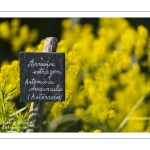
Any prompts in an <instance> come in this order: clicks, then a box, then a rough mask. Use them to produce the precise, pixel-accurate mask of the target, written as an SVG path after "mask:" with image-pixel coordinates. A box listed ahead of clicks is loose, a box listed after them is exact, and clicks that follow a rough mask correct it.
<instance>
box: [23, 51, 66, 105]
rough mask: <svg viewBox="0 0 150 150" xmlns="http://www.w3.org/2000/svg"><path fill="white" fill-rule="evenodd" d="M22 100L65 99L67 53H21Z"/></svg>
mask: <svg viewBox="0 0 150 150" xmlns="http://www.w3.org/2000/svg"><path fill="white" fill-rule="evenodd" d="M20 91H21V93H20V101H21V102H58V101H64V100H65V53H55V52H41V53H37V52H36V53H32V52H21V53H20Z"/></svg>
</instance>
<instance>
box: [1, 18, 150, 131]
mask: <svg viewBox="0 0 150 150" xmlns="http://www.w3.org/2000/svg"><path fill="white" fill-rule="evenodd" d="M20 22H21V19H12V20H11V22H8V21H5V22H1V23H0V39H1V40H3V41H5V42H7V43H9V44H10V47H11V49H10V50H11V54H12V55H15V56H16V59H15V60H12V61H10V60H3V61H2V63H1V70H0V83H1V84H3V83H4V81H7V84H6V86H5V89H4V90H5V92H6V93H7V92H9V91H10V90H11V89H14V88H15V90H14V91H13V95H12V96H11V97H10V98H9V99H10V101H11V103H16V108H13V109H14V111H17V109H19V107H23V106H24V105H23V104H22V105H20V102H19V93H20V85H19V83H20V77H19V61H18V55H19V52H20V51H21V50H23V51H27V52H29V51H30V52H40V51H42V50H43V45H44V41H45V38H46V37H45V38H44V39H40V42H39V43H37V41H38V40H39V39H38V38H39V33H40V30H38V29H34V28H33V29H31V28H30V26H29V25H27V24H21V23H20ZM61 29H62V30H61V37H60V40H59V42H58V47H57V52H65V54H66V91H65V92H66V100H65V101H64V102H61V103H60V102H55V103H53V102H51V103H46V105H45V108H44V118H43V123H42V127H41V132H149V130H150V122H149V119H150V117H149V116H150V105H149V103H150V95H149V94H150V93H149V92H150V91H149V90H150V89H149V88H150V87H149V85H150V84H149V83H150V76H149V73H150V69H149V67H150V35H149V31H148V29H147V28H146V27H145V26H143V25H138V26H137V28H135V27H133V26H132V25H131V24H130V22H129V21H128V20H127V19H125V18H100V19H98V26H97V28H96V29H95V27H94V26H92V24H90V23H87V24H81V23H76V24H73V23H72V20H71V19H62V22H61ZM95 32H96V33H95ZM49 36H51V35H49ZM4 51H5V50H0V53H3V52H4ZM0 101H2V98H1V99H0ZM24 111H26V112H28V111H29V106H27V108H26V110H24ZM24 113H25V112H24ZM19 132H21V131H19Z"/></svg>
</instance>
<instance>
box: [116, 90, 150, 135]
mask: <svg viewBox="0 0 150 150" xmlns="http://www.w3.org/2000/svg"><path fill="white" fill-rule="evenodd" d="M149 92H150V88H149V89H148V91H147V93H149ZM146 95H147V94H145V95H144V96H142V97H141V98H140V99H139V100H138V101H137V103H136V104H135V105H134V106H133V107H132V109H131V111H130V112H129V113H128V115H127V116H126V117H125V118H124V119H123V121H122V122H121V123H120V125H119V126H118V128H117V129H116V132H118V131H120V130H121V129H122V128H123V126H124V125H125V124H126V123H127V121H128V120H129V119H130V116H131V115H132V113H133V112H134V111H135V110H136V109H137V107H138V106H139V105H140V104H141V103H142V101H143V100H144V99H145V97H146Z"/></svg>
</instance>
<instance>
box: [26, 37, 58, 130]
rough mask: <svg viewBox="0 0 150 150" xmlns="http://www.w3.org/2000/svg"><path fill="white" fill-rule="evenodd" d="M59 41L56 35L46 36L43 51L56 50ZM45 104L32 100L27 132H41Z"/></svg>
mask: <svg viewBox="0 0 150 150" xmlns="http://www.w3.org/2000/svg"><path fill="white" fill-rule="evenodd" d="M57 42H58V40H57V38H55V37H48V38H46V41H45V44H44V49H43V52H56V48H57ZM44 104H45V102H31V106H30V111H29V119H28V127H27V130H26V132H39V130H40V126H41V123H42V118H43V110H44Z"/></svg>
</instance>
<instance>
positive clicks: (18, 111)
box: [9, 106, 27, 117]
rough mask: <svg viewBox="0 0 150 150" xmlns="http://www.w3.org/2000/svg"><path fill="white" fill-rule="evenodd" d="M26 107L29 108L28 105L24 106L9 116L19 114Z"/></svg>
mask: <svg viewBox="0 0 150 150" xmlns="http://www.w3.org/2000/svg"><path fill="white" fill-rule="evenodd" d="M26 108H27V106H25V107H23V108H21V109H19V110H17V111H16V112H14V113H12V114H11V115H10V116H9V117H12V116H15V115H17V114H18V113H20V112H22V111H23V110H25V109H26Z"/></svg>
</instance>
